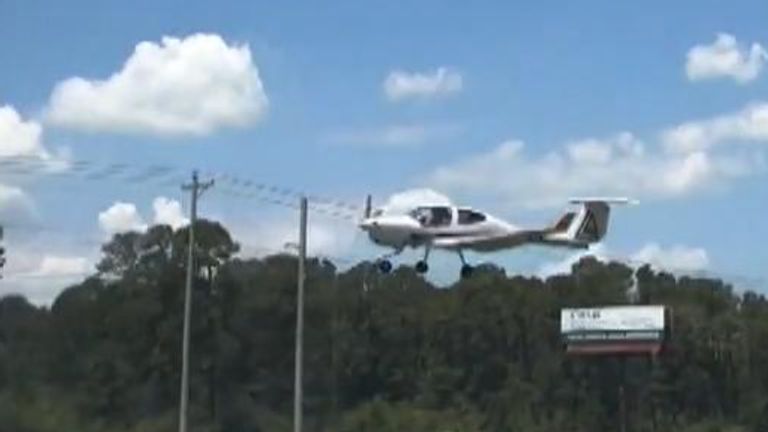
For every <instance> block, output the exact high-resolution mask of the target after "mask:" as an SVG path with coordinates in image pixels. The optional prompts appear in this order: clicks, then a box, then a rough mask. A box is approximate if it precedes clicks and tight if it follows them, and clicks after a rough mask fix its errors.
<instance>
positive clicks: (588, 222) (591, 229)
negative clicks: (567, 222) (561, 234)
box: [579, 211, 600, 239]
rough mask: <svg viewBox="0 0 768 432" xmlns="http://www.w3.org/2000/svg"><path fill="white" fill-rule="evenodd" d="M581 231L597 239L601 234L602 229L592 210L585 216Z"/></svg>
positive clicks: (582, 233)
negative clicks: (598, 225) (599, 227)
mask: <svg viewBox="0 0 768 432" xmlns="http://www.w3.org/2000/svg"><path fill="white" fill-rule="evenodd" d="M579 233H580V234H581V235H583V236H586V237H588V238H591V239H596V238H597V237H598V236H599V235H600V230H599V229H598V227H597V219H595V215H594V214H593V213H592V212H591V211H587V215H586V217H585V218H584V222H582V224H581V229H580V230H579Z"/></svg>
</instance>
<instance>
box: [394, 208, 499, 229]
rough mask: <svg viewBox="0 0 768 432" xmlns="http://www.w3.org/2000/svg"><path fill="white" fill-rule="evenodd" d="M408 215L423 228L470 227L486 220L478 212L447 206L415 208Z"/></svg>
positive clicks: (483, 215)
mask: <svg viewBox="0 0 768 432" xmlns="http://www.w3.org/2000/svg"><path fill="white" fill-rule="evenodd" d="M454 214H456V216H454ZM408 215H409V216H411V217H412V218H414V219H416V220H417V221H418V222H419V224H420V225H421V226H423V227H446V226H450V225H451V224H458V225H472V224H476V223H480V222H484V221H485V220H486V216H485V214H483V213H480V212H478V211H475V210H471V209H464V208H460V209H456V208H454V207H447V206H429V207H426V206H425V207H416V208H415V209H413V210H411V211H410V212H409V213H408Z"/></svg>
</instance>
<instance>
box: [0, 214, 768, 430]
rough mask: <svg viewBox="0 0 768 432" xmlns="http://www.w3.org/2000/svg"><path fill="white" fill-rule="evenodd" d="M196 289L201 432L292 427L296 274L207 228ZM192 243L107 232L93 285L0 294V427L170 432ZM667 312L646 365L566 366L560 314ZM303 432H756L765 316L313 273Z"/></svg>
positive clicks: (720, 291) (599, 294)
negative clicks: (37, 297) (658, 350)
mask: <svg viewBox="0 0 768 432" xmlns="http://www.w3.org/2000/svg"><path fill="white" fill-rule="evenodd" d="M196 229H197V230H199V231H198V232H197V233H196V234H197V235H196V240H197V241H196V247H195V253H196V256H197V259H198V263H199V265H200V272H199V274H198V275H197V278H196V280H195V289H194V292H193V321H192V357H191V408H192V412H191V421H190V424H192V425H193V429H192V430H195V431H201V432H202V431H210V432H219V431H221V432H240V431H242V432H252V431H278V432H279V431H289V430H290V429H291V413H292V402H293V399H292V392H293V350H294V344H293V342H294V323H295V303H296V302H295V292H296V265H297V263H296V260H295V258H293V257H291V256H287V255H278V256H271V257H266V258H263V259H240V258H236V254H237V252H238V250H239V246H238V245H237V243H236V241H235V240H234V239H232V238H231V236H230V235H229V233H228V232H227V230H226V229H225V228H224V227H223V226H221V225H220V224H218V223H215V222H211V221H201V222H200V223H199V225H198V226H196ZM187 239H188V231H187V230H186V229H181V230H177V231H175V232H174V231H173V230H172V229H171V228H170V227H167V226H156V227H152V228H151V229H150V230H148V231H147V232H146V233H126V234H118V235H116V236H114V237H113V238H112V239H111V240H110V242H109V243H107V244H106V245H104V247H103V258H102V261H101V262H100V263H99V266H98V270H99V273H98V274H97V275H94V276H93V277H90V278H88V279H86V280H84V281H83V282H82V283H79V284H77V285H75V286H71V287H69V288H67V289H66V290H64V291H63V292H62V293H61V294H60V295H59V296H58V298H57V299H56V300H55V301H54V302H53V304H52V305H51V306H50V308H40V307H36V306H33V305H31V304H29V303H28V302H27V301H26V300H25V299H24V298H23V297H20V296H8V297H5V298H2V299H0V430H2V431H5V430H13V431H18V432H47V431H54V430H56V431H61V430H67V431H69V430H72V431H80V432H91V431H107V430H108V431H111V432H154V431H158V432H159V431H168V430H173V429H174V428H175V424H176V421H177V415H178V413H177V403H178V391H179V369H180V368H179V365H180V357H179V353H180V347H181V338H180V334H181V325H182V300H183V297H182V293H183V283H184V274H185V256H186V250H187ZM626 303H640V304H666V305H668V306H670V307H671V308H672V310H673V318H674V331H673V333H672V337H671V340H670V343H669V346H668V349H667V350H666V351H665V352H664V353H663V355H661V356H660V357H659V358H657V359H647V358H628V359H625V360H621V359H614V358H572V357H568V356H566V355H565V354H564V352H563V347H562V344H561V341H560V337H559V310H560V309H561V308H562V307H572V306H588V305H606V304H626ZM305 316H306V331H305V347H304V352H305V376H304V386H305V404H304V412H305V425H306V430H312V431H329V432H330V431H341V432H344V431H371V432H379V431H381V432H387V431H414V432H418V431H445V432H448V431H455V432H461V431H525V432H544V431H573V432H580V431H585V432H586V431H614V430H618V424H619V413H620V404H619V397H618V394H619V393H618V391H619V390H618V389H619V387H620V386H623V388H624V392H625V395H626V404H627V406H626V407H627V417H628V423H629V426H630V427H629V430H631V431H668V430H680V431H691V432H694V431H732V432H741V431H752V430H768V368H766V367H765V365H766V364H768V345H766V344H765V343H764V341H766V340H768V301H766V299H765V298H764V297H763V296H762V295H760V294H757V293H753V292H747V293H743V294H736V293H734V292H733V290H732V288H731V287H730V286H729V285H727V284H726V283H725V282H723V281H720V280H715V279H707V278H691V277H679V278H678V277H674V276H673V275H670V274H667V273H663V272H656V271H654V270H652V269H651V268H649V267H643V268H640V269H638V270H637V271H634V270H633V269H631V268H629V267H626V266H624V265H622V264H618V263H602V262H598V261H596V260H594V259H590V258H586V259H583V260H582V261H580V262H579V263H577V264H576V265H574V267H573V269H572V273H571V274H567V275H558V276H553V277H550V278H548V279H546V280H542V279H539V278H526V277H520V276H508V275H506V274H505V273H504V271H503V270H502V269H499V268H497V267H495V266H490V265H487V266H482V267H481V268H479V269H478V271H477V272H476V274H475V275H473V277H472V278H471V279H469V280H466V281H461V282H457V283H456V284H454V285H452V286H449V287H444V288H438V287H435V286H433V285H431V284H430V283H429V282H427V281H425V280H424V279H423V278H422V277H421V276H419V275H417V274H416V273H415V272H414V271H413V270H411V269H410V268H406V267H402V268H399V269H397V270H396V271H395V272H393V273H392V274H391V275H386V276H384V275H380V274H378V273H377V272H376V271H375V269H374V266H373V265H372V264H371V263H366V262H364V263H360V264H358V265H356V266H354V267H352V268H350V269H348V270H346V271H343V272H340V271H338V270H337V269H336V268H335V267H334V266H333V265H332V264H331V263H329V262H327V261H322V260H311V261H310V262H309V263H308V277H307V299H306V311H305Z"/></svg>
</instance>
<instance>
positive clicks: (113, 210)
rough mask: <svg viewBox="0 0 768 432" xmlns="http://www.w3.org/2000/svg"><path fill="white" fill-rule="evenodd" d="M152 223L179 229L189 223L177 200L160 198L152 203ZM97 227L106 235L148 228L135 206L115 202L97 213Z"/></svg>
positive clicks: (140, 230) (142, 230)
mask: <svg viewBox="0 0 768 432" xmlns="http://www.w3.org/2000/svg"><path fill="white" fill-rule="evenodd" d="M152 212H153V216H152V221H153V223H154V224H156V225H170V227H171V228H173V229H179V228H181V227H183V226H185V225H187V224H188V223H189V219H187V217H186V216H184V210H183V209H182V207H181V203H180V202H179V201H177V200H174V199H171V198H167V197H164V196H160V197H157V198H155V199H154V200H153V201H152ZM98 219H99V227H100V228H101V230H102V231H103V232H104V233H105V234H107V235H113V234H116V233H120V232H127V231H138V232H144V231H146V230H147V228H149V225H148V223H147V222H145V220H146V219H145V218H144V217H143V216H142V215H141V212H139V210H138V208H137V207H136V204H134V203H129V202H123V201H116V202H115V203H114V204H112V205H111V206H110V207H109V208H108V209H106V210H104V211H102V212H100V213H99V218H98Z"/></svg>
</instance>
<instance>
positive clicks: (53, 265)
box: [34, 255, 91, 276]
mask: <svg viewBox="0 0 768 432" xmlns="http://www.w3.org/2000/svg"><path fill="white" fill-rule="evenodd" d="M89 270H91V263H90V261H89V260H88V258H86V257H68V256H53V255H46V256H44V257H43V259H42V261H40V266H39V267H38V269H37V270H36V271H35V272H34V274H36V275H39V276H72V275H83V274H85V273H86V272H88V271H89Z"/></svg>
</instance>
